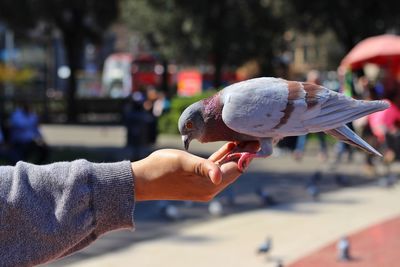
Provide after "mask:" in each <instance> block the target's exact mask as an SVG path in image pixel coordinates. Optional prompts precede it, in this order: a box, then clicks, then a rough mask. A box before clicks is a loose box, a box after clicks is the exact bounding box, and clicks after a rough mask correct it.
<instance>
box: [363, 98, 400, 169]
mask: <svg viewBox="0 0 400 267" xmlns="http://www.w3.org/2000/svg"><path fill="white" fill-rule="evenodd" d="M394 94H395V95H394V96H393V97H392V99H389V100H388V101H389V102H390V107H389V108H388V109H386V110H384V111H380V112H377V113H376V114H371V115H369V116H368V123H369V129H370V131H371V135H373V136H374V139H375V140H376V143H377V144H379V145H380V146H381V147H382V148H383V162H384V164H385V165H386V167H387V170H388V172H389V171H390V165H391V164H392V163H393V162H394V161H395V160H396V159H399V157H400V93H399V92H394ZM370 161H371V162H369V163H370V164H373V162H372V159H370ZM387 175H389V173H387Z"/></svg>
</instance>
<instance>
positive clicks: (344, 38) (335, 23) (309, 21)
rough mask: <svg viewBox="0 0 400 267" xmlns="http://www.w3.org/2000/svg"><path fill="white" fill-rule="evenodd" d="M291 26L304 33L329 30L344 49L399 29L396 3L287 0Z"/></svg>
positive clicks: (393, 0)
mask: <svg viewBox="0 0 400 267" xmlns="http://www.w3.org/2000/svg"><path fill="white" fill-rule="evenodd" d="M287 4H288V6H290V8H291V11H292V15H291V16H288V19H291V24H292V25H294V26H296V27H297V28H299V29H302V30H305V31H312V32H314V33H323V32H326V31H327V30H329V29H330V30H332V31H333V32H334V33H335V34H336V37H337V39H338V40H339V41H340V43H341V44H342V45H344V47H345V48H346V50H350V49H351V48H352V47H353V46H354V45H355V44H357V42H359V41H361V40H363V39H365V38H367V37H369V36H373V35H379V34H384V33H387V32H388V31H391V32H399V30H400V19H399V12H400V2H399V1H397V0H387V1H381V0H352V1H348V0H336V1H320V0H289V1H288V3H287Z"/></svg>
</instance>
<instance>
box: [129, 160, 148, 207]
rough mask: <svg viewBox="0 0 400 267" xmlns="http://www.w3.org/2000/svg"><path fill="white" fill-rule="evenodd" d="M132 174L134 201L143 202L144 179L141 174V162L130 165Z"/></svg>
mask: <svg viewBox="0 0 400 267" xmlns="http://www.w3.org/2000/svg"><path fill="white" fill-rule="evenodd" d="M131 168H132V173H133V177H134V181H135V182H134V190H135V199H136V200H137V201H142V200H145V199H146V198H145V195H146V194H145V190H144V188H146V186H145V179H144V173H143V160H139V161H135V162H132V163H131Z"/></svg>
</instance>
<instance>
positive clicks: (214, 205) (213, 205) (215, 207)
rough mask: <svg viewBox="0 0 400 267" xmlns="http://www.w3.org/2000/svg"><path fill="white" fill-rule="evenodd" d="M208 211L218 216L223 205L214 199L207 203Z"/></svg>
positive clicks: (222, 210)
mask: <svg viewBox="0 0 400 267" xmlns="http://www.w3.org/2000/svg"><path fill="white" fill-rule="evenodd" d="M208 212H209V213H210V214H211V215H212V216H215V217H220V216H222V215H223V213H224V206H223V205H222V203H221V201H219V200H217V199H215V200H213V201H211V202H210V204H208Z"/></svg>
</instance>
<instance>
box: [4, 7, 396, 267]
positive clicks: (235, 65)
mask: <svg viewBox="0 0 400 267" xmlns="http://www.w3.org/2000/svg"><path fill="white" fill-rule="evenodd" d="M399 13H400V2H398V1H394V0H393V1H391V0H388V1H377V0H363V1H361V0H354V1H346V0H337V1H314V0H307V1H304V0H247V1H240V0H220V1H211V0H202V1H197V0H196V1H182V0H163V1H161V0H148V1H146V0H109V1H94V0H79V1H77V0H68V1H66V0H52V1H49V0H17V1H15V0H14V1H11V0H2V1H1V2H0V126H1V128H0V164H3V165H5V164H15V162H17V161H18V160H25V161H30V162H33V163H39V164H43V163H49V162H54V161H60V160H74V159H77V158H86V159H89V160H92V161H101V162H111V161H117V160H122V159H130V160H137V159H140V158H143V157H145V156H147V155H148V154H149V153H151V151H153V150H155V149H159V148H164V147H170V148H178V149H182V144H181V143H180V137H179V135H177V134H178V129H177V120H178V118H179V116H180V114H181V112H182V111H183V110H184V109H185V108H186V107H187V106H188V105H190V104H191V103H193V102H195V101H197V100H199V99H202V98H204V97H207V96H209V95H212V94H214V93H215V92H217V91H218V90H220V89H222V88H223V87H225V86H227V85H229V84H232V83H235V82H238V81H242V80H246V79H250V78H254V77H260V76H275V77H282V78H285V79H289V80H299V81H308V82H313V83H317V84H321V85H323V86H325V87H327V88H329V89H331V90H334V91H338V92H342V93H345V94H346V95H349V96H352V97H354V98H357V99H368V100H371V99H387V100H389V101H390V102H391V103H392V107H391V108H390V109H389V110H387V111H385V112H381V113H378V114H376V115H374V116H370V117H368V118H365V119H362V120H359V121H357V122H355V123H353V124H352V125H350V126H351V127H353V128H354V129H355V130H356V131H357V132H358V133H359V134H360V135H362V136H363V137H364V138H365V139H366V140H368V142H369V143H370V144H372V145H373V146H375V147H377V148H379V150H380V151H382V153H383V154H384V157H383V158H382V159H377V158H374V157H371V156H369V155H365V154H363V153H360V152H359V151H358V150H353V149H351V148H349V147H348V146H346V145H344V144H342V143H336V141H335V140H333V139H330V138H328V137H326V136H325V135H324V134H314V135H309V136H301V137H293V138H286V139H284V140H282V141H281V142H280V143H279V144H278V147H277V148H276V150H275V153H274V155H273V157H271V158H270V159H266V160H256V161H255V162H254V163H253V164H252V167H251V168H250V169H249V171H248V172H247V173H246V174H245V175H243V176H244V177H243V179H241V180H240V181H239V182H238V183H236V184H235V185H233V186H231V187H230V188H228V189H227V190H226V191H225V192H223V193H222V194H221V196H219V197H218V198H217V199H216V200H215V201H213V202H211V203H187V202H185V203H181V202H165V201H159V202H147V203H139V204H138V205H137V209H136V215H135V216H136V220H137V228H138V230H137V231H136V233H134V234H131V233H129V234H127V232H120V233H116V234H111V235H107V236H105V237H104V238H103V239H102V240H100V241H98V242H97V243H95V244H94V245H92V246H91V247H90V248H89V249H87V250H84V251H83V252H80V253H77V254H75V255H73V256H71V257H68V258H66V259H64V260H62V261H60V262H59V263H54V266H65V265H71V266H72V265H74V264H76V266H91V265H90V264H91V263H90V262H91V261H93V263H92V264H93V266H102V265H101V264H104V266H110V265H111V264H114V266H126V264H127V261H129V262H136V263H135V264H136V265H138V266H159V265H160V264H164V265H166V266H170V265H171V266H172V265H173V266H181V265H182V266H192V265H190V264H186V265H184V264H185V261H183V262H181V263H178V262H176V261H174V260H173V259H172V258H173V256H171V255H170V257H167V256H166V257H167V258H163V257H162V256H161V255H162V254H158V253H156V254H157V255H160V258H159V259H158V262H157V257H155V258H154V259H153V261H152V262H150V261H149V259H147V260H144V261H143V259H144V258H146V257H145V255H148V254H151V252H149V251H147V250H146V249H145V248H144V249H143V251H146V252H142V254H143V255H144V256H143V257H142V256H141V255H142V254H140V253H141V252H140V251H141V250H140V249H137V250H138V251H139V252H137V253H136V254H134V253H131V252H130V253H128V254H129V255H130V256H129V255H128V256H127V255H125V254H123V253H124V252H126V251H130V250H131V249H132V248H135V249H136V248H137V247H138V246H140V244H142V243H145V244H149V242H150V244H151V242H156V244H154V245H153V246H154V247H157V246H158V247H160V248H164V247H163V246H167V245H166V244H168V246H169V245H171V244H173V245H171V247H174V246H177V247H174V250H173V251H172V252H171V253H172V254H174V253H177V254H179V256H182V255H181V254H182V253H179V252H177V251H179V250H180V249H182V247H180V246H179V245H182V246H183V247H186V248H188V246H187V245H188V244H190V246H192V245H193V246H194V247H193V248H192V249H190V250H188V251H186V252H185V253H186V254H185V255H186V257H188V259H199V260H198V265H199V266H200V265H202V266H204V265H208V266H212V265H213V264H212V262H211V261H210V262H207V261H205V262H203V260H204V258H209V259H212V258H213V259H215V260H216V261H217V262H220V263H221V264H228V265H230V266H258V265H260V266H286V264H296V260H299V259H300V258H301V257H303V256H305V255H306V254H307V253H310V252H312V251H315V250H316V249H318V248H321V247H323V246H324V245H327V244H330V243H329V242H331V243H332V242H333V243H335V242H339V241H340V242H341V243H340V244H341V245H340V246H339V245H338V246H337V247H336V246H335V245H334V246H331V247H330V248H329V249H331V250H332V251H331V252H329V253H330V254H329V253H328V255H330V256H331V257H330V258H329V257H328V258H329V259H330V260H332V261H333V264H338V263H337V261H336V258H337V253H339V252H340V248H342V249H343V248H345V249H344V250H342V252H343V251H345V250H346V244H347V249H348V246H349V243H351V242H350V241H351V240H352V237H351V236H350V241H349V240H348V239H347V238H345V237H344V236H346V237H347V235H351V234H352V233H354V232H356V231H358V230H359V229H361V228H362V229H364V228H365V227H367V226H370V225H371V223H372V222H380V221H383V220H384V219H387V218H389V217H393V216H395V215H396V214H397V213H396V212H395V211H398V209H397V208H394V206H391V205H393V204H392V203H394V202H392V199H391V198H390V197H393V196H394V195H393V194H395V193H399V191H398V189H396V188H397V187H396V182H397V174H398V171H399V170H400V168H399V166H398V162H397V159H398V158H399V157H400V154H399V152H400V139H399V131H398V127H400V111H399V108H398V107H400V94H399V92H398V91H399V89H400V37H399V36H398V34H399V32H400V16H399ZM219 145H221V144H220V143H219V144H207V145H200V144H198V143H197V144H194V146H193V148H191V152H192V153H195V154H198V155H201V156H204V157H206V156H208V155H210V154H211V153H212V152H213V151H215V149H217V147H218V146H219ZM382 188H385V189H387V188H390V190H391V191H390V192H391V193H390V194H389V195H388V193H387V191H384V192H385V193H383V194H382V195H379V194H380V193H382ZM352 190H354V191H352ZM358 190H361V191H360V192H359V191H358ZM363 190H367V191H368V190H372V191H371V192H372V193H371V192H369V191H368V192H367V193H368V194H370V195H373V196H376V201H377V203H378V202H379V201H387V202H384V203H386V204H384V205H385V206H386V207H388V208H390V207H391V208H390V209H388V211H387V212H386V211H385V212H383V211H382V210H379V209H378V210H377V211H376V210H371V209H369V208H367V206H363V205H367V204H368V202H367V203H366V202H365V201H362V200H357V199H352V196H355V195H357V194H358V193H359V194H360V196H363V194H366V195H365V196H370V195H368V194H367V193H366V192H365V191H363ZM373 190H378V191H373ZM396 190H397V191H396ZM374 192H375V193H376V194H375V193H374ZM325 194H326V197H325ZM336 194H349V196H351V197H348V196H347V195H346V196H345V197H344V199H343V198H342V197H340V196H341V195H336ZM374 194H375V195H374ZM338 196H339V197H338ZM397 196H398V195H397ZM329 199H331V200H329ZM371 199H374V198H371ZM371 201H372V200H371ZM299 203H302V204H299ZM379 203H380V202H379ZM296 205H309V206H307V207H303V206H302V207H301V208H299V207H298V206H296ZM335 205H336V206H337V210H339V211H342V212H344V213H340V212H339V211H336V212H339V213H337V214H336V213H334V214H336V215H335V216H337V217H335V218H336V219H332V218H331V219H327V218H326V220H327V221H323V220H324V219H323V218H325V217H323V214H324V211H325V210H327V209H328V210H330V209H329V208H332V207H333V206H335ZM382 205H383V204H382ZM336 206H335V207H336ZM314 209H315V210H314ZM356 211H358V212H360V215H359V216H353V217H354V218H353V217H352V216H348V214H354V212H356ZM260 212H261V213H260ZM362 212H364V213H362ZM382 212H383V213H382ZM261 214H262V215H261ZM294 214H296V216H297V215H299V216H300V215H301V216H304V218H305V220H312V221H311V222H322V221H323V222H324V223H318V224H316V225H314V224H313V223H311V224H310V223H304V225H313V226H312V228H310V229H309V230H307V229H308V228H307V229H306V228H304V229H303V228H302V229H303V230H299V231H295V229H296V227H295V226H296V225H297V224H296V221H297V220H300V219H299V218H295V217H291V216H294ZM346 214H347V215H346ZM367 214H368V215H367ZM228 215H229V216H228ZM264 215H265V216H267V217H268V218H267V217H263V216H264ZM397 215H400V214H397ZM235 216H238V217H235ZM251 216H256V217H254V220H256V221H258V224H257V225H253V226H254V227H253V228H252V229H248V228H246V227H243V228H240V227H239V228H240V229H241V230H240V231H242V235H239V236H240V238H239V237H237V236H236V234H237V233H236V232H235V231H234V232H229V231H228V233H231V234H230V235H229V236H230V238H231V237H233V236H236V237H237V238H236V239H234V240H232V241H231V242H228V243H224V242H222V243H221V244H219V243H218V241H217V240H219V239H218V238H221V239H222V240H225V239H224V238H226V239H228V240H229V238H228V237H226V236H225V237H217V236H218V234H221V233H222V232H223V229H224V228H225V229H226V228H229V226H224V227H223V228H221V227H222V226H221V225H220V226H219V227H220V228H218V225H217V226H215V224H216V223H233V222H229V221H228V222H226V219H227V218H229V219H231V220H233V219H232V218H236V219H235V220H238V222H239V221H240V222H243V220H250V219H249V218H253V217H251ZM274 216H275V217H274ZM280 216H284V217H282V218H281V217H280ZM285 216H286V217H285ZM342 216H346V218H347V219H348V221H347V222H348V224H347V225H342V224H341V223H340V220H341V219H339V220H338V218H342ZM368 216H371V218H370V219H365V220H359V217H362V218H369V217H368ZM279 218H280V220H278V219H279ZM282 220H284V221H286V222H287V224H285V227H283V226H282V225H281V224H280V223H279V222H281V221H282ZM271 221H272V222H278V221H279V222H278V223H275V224H272V225H269V227H270V228H269V229H266V226H267V225H268V222H271ZM290 222H291V223H290ZM328 224H329V225H331V224H332V227H331V228H330V229H331V233H330V234H329V233H328V234H327V233H325V232H326V231H324V230H325V228H324V227H323V226H322V225H328ZM203 226H204V229H205V230H204V231H208V229H210V230H209V231H211V232H210V233H208V234H209V235H210V236H207V234H205V233H203V232H201V231H200V232H201V234H193V235H192V234H188V235H187V236H185V235H184V234H182V233H181V231H186V230H185V229H189V230H187V231H191V229H193V227H195V230H196V231H197V230H198V228H196V227H203ZM215 227H217V229H219V230H216V229H215ZM304 227H306V226H304ZM318 227H319V228H318ZM335 227H336V228H335ZM182 229H184V230H182ZM201 229H203V228H201ZM288 229H292V232H291V234H290V235H289V234H287V235H284V234H283V233H284V232H286V231H288ZM317 229H321V235H317V236H318V237H315V238H309V237H307V235H306V234H302V233H309V232H310V231H318V230H317ZM332 229H335V230H332ZM202 231H203V230H202ZM246 231H249V232H251V233H253V235H251V234H249V235H248V236H247V238H245V237H243V234H244V232H246ZM293 231H295V232H293ZM200 232H199V233H200ZM280 233H282V234H281V235H280ZM294 235H296V237H295V236H294ZM251 236H252V237H253V239H251V238H250V237H251ZM367 236H368V234H367ZM390 236H398V235H394V234H390ZM174 237H175V238H174ZM179 237H181V238H179ZM264 237H265V238H264ZM171 238H172V241H171V240H170V239H171ZM214 238H215V240H214ZM340 238H341V239H340ZM292 239H296V240H298V241H297V242H293V240H292ZM354 239H356V238H354ZM277 240H278V241H277ZM384 240H386V239H384ZM142 241H146V242H142ZM157 242H161V245H160V244H159V243H157ZM171 242H172V243H171ZM237 242H240V244H243V246H244V248H242V249H239V248H237V247H236V248H233V247H232V244H233V243H235V244H236V245H238V243H237ZM263 242H264V243H263ZM279 242H281V243H280V244H279ZM346 242H347V243H346ZM210 243H212V244H213V245H212V246H211V245H210ZM261 243H263V248H258V245H259V244H261ZM229 244H230V245H229ZM272 244H274V245H273V246H272ZM275 244H276V245H275ZM335 244H336V243H335ZM391 244H392V247H393V243H391ZM396 244H397V243H396ZM399 245H400V244H399ZM168 246H167V247H168ZM190 246H189V248H190ZM272 247H273V248H274V250H272ZM301 248H303V249H301ZM364 248H365V246H364ZM202 249H204V252H201V253H200V254H196V253H195V251H203V250H202ZM207 249H208V250H207ZM233 249H235V250H234V251H235V253H236V254H235V255H237V257H238V258H235V257H233V260H232V261H227V259H226V257H228V256H227V255H231V253H229V254H228V251H229V252H232V250H233ZM214 250H220V251H221V255H215V252H212V251H214ZM259 250H260V251H261V252H260V251H259ZM271 250H272V252H273V251H278V252H276V253H277V254H276V255H273V256H271V255H270V253H271V252H270V251H271ZM336 250H338V251H339V252H338V251H336ZM246 251H247V252H248V251H251V253H250V252H249V253H248V254H246V253H245V252H246ZM255 251H259V253H258V254H257V253H255ZM294 251H296V252H294ZM389 251H390V250H389ZM306 252H307V253H306ZM121 253H122V254H121ZM153 253H155V252H153ZM241 253H242V254H241ZM243 253H245V254H243ZM362 253H366V254H365V255H369V254H368V253H370V251H369V250H368V249H365V250H364V251H363V250H359V255H361V256H359V257H358V259H359V260H358V261H357V262H356V263H355V264H362V265H360V266H369V265H365V264H367V263H366V262H368V261H367V260H366V259H370V258H368V257H365V256H363V255H364V254H362ZM120 254H121V255H120ZM259 254H261V256H260V255H259ZM101 255H106V258H105V259H102V258H101V257H99V256H101ZM115 255H118V257H120V258H121V259H122V260H121V261H120V262H119V261H118V260H117V259H116V258H117V256H115ZM124 255H125V256H124ZM265 255H268V256H267V258H266V257H265ZM341 255H342V256H343V255H344V254H341ZM108 256H110V257H111V259H112V260H109V261H107V259H108V258H107V257H108ZM113 256H114V258H112V257H113ZM124 257H125V258H124ZM148 257H150V256H148ZM171 257H172V258H171ZM218 257H222V259H219V260H218ZM382 257H383V256H382ZM98 258H100V259H102V260H99V261H98V262H95V261H94V260H95V259H98ZM239 258H240V259H241V260H239ZM343 258H346V257H344V256H343ZM349 258H350V257H349ZM383 258H385V259H386V258H387V259H390V256H387V255H386V256H384V257H383ZM124 259H125V260H124ZM200 259H203V260H200ZM148 261H149V262H148ZM116 262H118V264H120V265H118V264H117V263H116ZM317 262H318V264H317V265H315V264H314V265H313V264H311V263H304V264H305V265H295V266H320V264H321V259H319V260H318V261H317ZM371 262H373V261H371ZM186 263H187V262H186ZM250 263H251V264H250ZM107 264H109V265H107ZM179 264H181V265H179ZM326 265H328V266H329V264H328V263H327V264H326ZM193 266H197V265H196V264H195V263H193ZM291 266H292V265H291ZM293 266H294V265H293ZM332 266H336V265H332ZM371 266H377V265H371ZM379 266H384V265H379ZM385 266H386V265H385ZM387 266H392V265H387Z"/></svg>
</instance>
